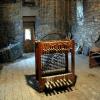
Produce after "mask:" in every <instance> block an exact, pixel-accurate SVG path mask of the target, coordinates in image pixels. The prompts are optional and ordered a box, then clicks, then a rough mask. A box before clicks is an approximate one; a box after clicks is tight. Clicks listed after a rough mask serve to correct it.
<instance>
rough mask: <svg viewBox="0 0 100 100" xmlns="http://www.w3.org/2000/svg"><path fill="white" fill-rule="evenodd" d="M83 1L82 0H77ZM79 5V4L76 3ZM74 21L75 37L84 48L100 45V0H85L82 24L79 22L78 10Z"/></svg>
mask: <svg viewBox="0 0 100 100" xmlns="http://www.w3.org/2000/svg"><path fill="white" fill-rule="evenodd" d="M78 1H82V0H77V2H78ZM76 7H77V5H76ZM75 12H76V14H75V15H74V19H75V20H73V23H76V24H73V37H74V39H75V40H76V43H77V44H78V46H81V47H82V48H84V47H87V48H91V47H95V46H98V47H100V0H83V14H84V15H83V17H82V18H80V21H82V24H81V25H79V24H78V20H77V10H76V11H75Z"/></svg>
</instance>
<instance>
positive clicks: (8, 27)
mask: <svg viewBox="0 0 100 100" xmlns="http://www.w3.org/2000/svg"><path fill="white" fill-rule="evenodd" d="M21 13H22V12H21V2H20V1H16V3H4V4H0V49H1V48H3V47H5V46H8V45H9V44H13V43H15V42H21V43H22V42H23V31H22V16H21Z"/></svg>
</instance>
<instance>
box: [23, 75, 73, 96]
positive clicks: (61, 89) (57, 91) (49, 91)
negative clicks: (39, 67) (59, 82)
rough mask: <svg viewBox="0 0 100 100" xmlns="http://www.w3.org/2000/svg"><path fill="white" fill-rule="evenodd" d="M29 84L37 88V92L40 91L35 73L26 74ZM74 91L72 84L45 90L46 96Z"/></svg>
mask: <svg viewBox="0 0 100 100" xmlns="http://www.w3.org/2000/svg"><path fill="white" fill-rule="evenodd" d="M25 78H26V82H27V85H28V86H30V87H31V88H33V89H35V90H36V91H37V92H39V88H38V87H39V86H38V82H37V81H36V78H35V75H25ZM71 91H73V89H72V86H71V85H70V86H63V87H57V88H54V89H47V88H45V90H44V91H43V93H45V95H46V96H52V95H56V94H60V93H65V92H71Z"/></svg>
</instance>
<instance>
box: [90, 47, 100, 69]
mask: <svg viewBox="0 0 100 100" xmlns="http://www.w3.org/2000/svg"><path fill="white" fill-rule="evenodd" d="M99 65H100V48H98V47H94V48H91V49H90V51H89V67H90V68H93V67H96V66H99Z"/></svg>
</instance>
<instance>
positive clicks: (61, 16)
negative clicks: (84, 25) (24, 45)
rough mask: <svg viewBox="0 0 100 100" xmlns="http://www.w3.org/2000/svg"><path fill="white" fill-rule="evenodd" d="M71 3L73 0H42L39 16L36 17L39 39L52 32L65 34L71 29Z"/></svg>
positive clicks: (37, 36)
mask: <svg viewBox="0 0 100 100" xmlns="http://www.w3.org/2000/svg"><path fill="white" fill-rule="evenodd" d="M70 4H71V0H40V9H39V16H38V17H37V18H36V32H35V33H36V38H37V39H41V38H43V37H44V36H45V35H48V34H51V33H61V34H62V35H65V34H67V33H68V32H69V31H70V30H69V24H70V20H71V16H70V12H71V11H70V7H71V6H70ZM49 37H50V35H49ZM49 37H48V38H49Z"/></svg>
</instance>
